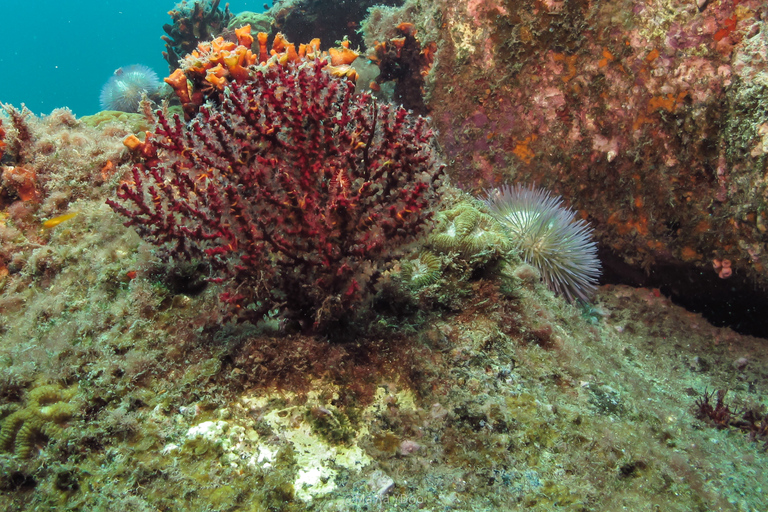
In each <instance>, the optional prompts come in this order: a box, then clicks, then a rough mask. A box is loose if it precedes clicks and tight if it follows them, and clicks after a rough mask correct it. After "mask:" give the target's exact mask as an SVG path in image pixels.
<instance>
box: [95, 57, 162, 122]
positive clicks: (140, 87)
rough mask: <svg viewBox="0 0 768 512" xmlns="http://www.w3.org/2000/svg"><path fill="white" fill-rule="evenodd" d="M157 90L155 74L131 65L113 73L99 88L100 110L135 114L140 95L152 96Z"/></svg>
mask: <svg viewBox="0 0 768 512" xmlns="http://www.w3.org/2000/svg"><path fill="white" fill-rule="evenodd" d="M159 88H160V80H159V79H158V78H157V73H155V72H154V71H152V70H151V69H150V68H148V67H147V66H143V65H141V64H133V65H131V66H125V67H123V68H120V69H118V70H117V71H115V74H114V75H112V76H111V77H110V79H109V80H108V81H107V83H106V84H104V87H102V88H101V96H100V97H99V103H100V104H101V108H102V110H120V111H122V112H136V111H137V110H138V109H139V102H140V101H141V97H142V95H143V94H147V95H148V96H153V95H155V94H157V91H158V89H159Z"/></svg>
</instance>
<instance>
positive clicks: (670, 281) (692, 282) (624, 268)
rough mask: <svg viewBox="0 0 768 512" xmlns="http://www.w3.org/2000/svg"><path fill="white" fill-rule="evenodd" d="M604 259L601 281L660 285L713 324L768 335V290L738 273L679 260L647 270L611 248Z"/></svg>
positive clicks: (748, 332)
mask: <svg viewBox="0 0 768 512" xmlns="http://www.w3.org/2000/svg"><path fill="white" fill-rule="evenodd" d="M600 260H601V261H602V263H603V276H602V278H601V280H600V282H601V284H625V285H629V286H634V287H644V288H658V289H659V290H660V291H661V293H662V294H664V295H665V296H666V297H669V298H670V300H672V302H673V303H675V304H677V305H678V306H681V307H684V308H685V309H687V310H688V311H693V312H694V313H700V314H701V315H702V316H703V317H704V318H706V319H707V320H708V321H709V322H710V323H711V324H712V325H715V326H717V327H730V328H731V329H733V330H734V331H736V332H738V333H740V334H745V335H750V336H757V337H759V338H768V314H766V313H765V312H766V311H768V292H766V291H765V290H760V289H757V288H756V287H755V285H754V283H753V282H751V281H749V280H748V279H747V278H746V277H744V276H740V275H739V273H738V272H734V275H733V276H732V277H730V278H728V279H720V277H718V275H717V273H715V271H714V270H711V269H710V270H709V271H707V269H705V268H701V267H697V266H695V265H693V264H685V263H682V262H677V263H659V264H656V265H654V266H653V267H652V268H651V270H650V272H649V273H646V272H645V271H644V270H643V269H641V268H639V267H636V266H632V265H629V264H627V263H625V262H624V261H623V260H622V259H621V258H620V257H619V256H617V255H616V254H615V253H613V252H612V251H609V250H601V251H600Z"/></svg>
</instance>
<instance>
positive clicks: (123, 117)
mask: <svg viewBox="0 0 768 512" xmlns="http://www.w3.org/2000/svg"><path fill="white" fill-rule="evenodd" d="M80 122H81V123H83V124H85V125H87V126H90V127H92V128H100V127H102V126H104V125H106V124H109V123H118V124H122V125H124V126H125V127H126V128H127V129H128V130H130V131H132V132H134V133H136V132H143V131H146V130H149V128H150V126H149V123H148V122H147V118H146V117H144V115H143V114H133V113H129V112H120V111H118V110H102V111H101V112H97V113H95V114H93V115H91V116H83V117H81V118H80Z"/></svg>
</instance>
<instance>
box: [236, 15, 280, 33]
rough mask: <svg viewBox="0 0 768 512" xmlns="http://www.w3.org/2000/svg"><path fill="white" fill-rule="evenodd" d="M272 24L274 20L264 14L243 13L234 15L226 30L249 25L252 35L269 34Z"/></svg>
mask: <svg viewBox="0 0 768 512" xmlns="http://www.w3.org/2000/svg"><path fill="white" fill-rule="evenodd" d="M274 22H275V19H274V18H273V17H272V16H269V15H268V14H266V13H263V12H252V11H243V12H241V13H239V14H237V15H235V17H234V18H232V20H230V22H229V24H228V25H227V28H228V29H231V30H234V29H236V28H240V27H243V26H245V25H250V26H251V33H252V34H256V33H258V32H267V33H269V32H271V31H272V24H273V23H274Z"/></svg>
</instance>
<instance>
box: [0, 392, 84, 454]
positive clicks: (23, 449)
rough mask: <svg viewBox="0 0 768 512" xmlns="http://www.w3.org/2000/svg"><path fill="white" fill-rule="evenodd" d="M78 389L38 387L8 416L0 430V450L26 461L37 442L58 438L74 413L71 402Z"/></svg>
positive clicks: (75, 408)
mask: <svg viewBox="0 0 768 512" xmlns="http://www.w3.org/2000/svg"><path fill="white" fill-rule="evenodd" d="M76 393H77V386H72V387H69V388H62V387H61V386H60V385H57V384H46V385H40V386H38V387H35V388H33V389H32V390H31V391H30V392H29V393H28V394H27V402H26V405H25V406H24V407H23V408H21V409H18V410H16V411H15V412H13V413H11V414H9V415H8V416H6V417H5V419H4V420H3V427H2V429H1V430H0V450H2V451H6V452H7V451H10V452H13V454H14V455H15V456H16V457H19V458H22V459H23V458H27V457H29V456H30V455H31V454H32V448H33V447H34V446H35V442H36V441H37V440H38V439H40V438H45V439H50V438H52V437H56V436H58V435H59V434H60V433H61V431H62V429H63V424H64V423H65V422H66V421H67V420H69V419H70V418H71V417H72V416H73V415H74V413H75V411H76V410H77V407H76V405H75V404H74V403H72V402H71V400H72V398H73V397H74V396H75V394H76Z"/></svg>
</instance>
